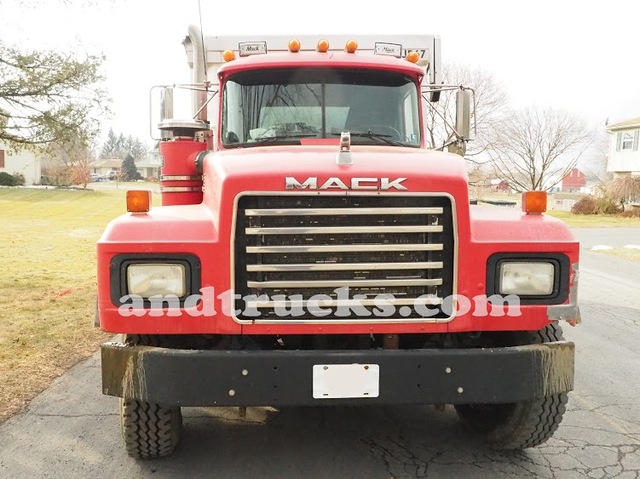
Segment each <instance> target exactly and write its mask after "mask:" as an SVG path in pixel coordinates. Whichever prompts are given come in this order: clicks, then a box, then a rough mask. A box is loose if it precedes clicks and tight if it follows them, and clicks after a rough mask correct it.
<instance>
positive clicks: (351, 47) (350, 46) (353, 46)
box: [344, 40, 358, 53]
mask: <svg viewBox="0 0 640 479" xmlns="http://www.w3.org/2000/svg"><path fill="white" fill-rule="evenodd" d="M344 49H345V50H346V52H347V53H355V52H356V50H357V49H358V42H356V41H355V40H349V41H348V42H347V44H346V45H345V46H344Z"/></svg>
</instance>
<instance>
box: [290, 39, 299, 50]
mask: <svg viewBox="0 0 640 479" xmlns="http://www.w3.org/2000/svg"><path fill="white" fill-rule="evenodd" d="M289 51H290V52H291V53H298V52H299V51H300V41H299V40H296V39H295V38H293V39H291V40H289Z"/></svg>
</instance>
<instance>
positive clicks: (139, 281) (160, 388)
mask: <svg viewBox="0 0 640 479" xmlns="http://www.w3.org/2000/svg"><path fill="white" fill-rule="evenodd" d="M184 45H185V49H186V53H187V63H188V65H189V66H190V68H191V73H192V82H191V83H190V84H188V85H174V86H168V87H163V88H162V89H161V90H160V92H161V94H162V95H161V96H162V108H161V112H162V114H161V118H160V121H159V130H158V131H159V132H161V139H160V141H159V148H160V153H161V156H162V168H161V183H160V188H161V195H160V196H161V201H159V199H156V198H153V200H152V199H151V193H150V192H149V191H143V190H141V191H129V192H127V209H128V211H127V213H125V214H123V215H122V216H120V217H118V218H116V219H114V220H113V221H112V222H110V224H109V225H108V227H107V228H106V230H105V232H104V234H103V235H102V237H101V239H100V240H99V241H98V244H97V267H98V272H97V273H98V275H97V278H98V310H97V323H98V325H99V327H100V328H102V329H103V330H104V331H107V332H111V333H114V334H117V335H119V336H116V337H118V338H119V340H117V341H112V342H108V343H105V344H104V345H103V346H102V348H101V349H102V350H101V354H102V388H103V392H104V394H107V395H111V396H117V397H119V398H121V426H122V432H123V437H124V443H125V446H126V449H127V452H128V453H129V455H131V456H133V457H136V458H146V457H157V456H166V455H169V454H171V453H172V452H173V451H174V449H175V447H176V445H177V444H178V443H179V440H180V435H181V424H182V416H181V408H183V407H194V406H225V407H230V406H235V407H238V408H239V411H240V412H242V411H243V410H244V408H246V407H248V406H272V407H284V406H325V405H327V406H329V405H330V406H336V405H407V406H411V405H414V406H415V405H427V404H433V405H447V404H449V405H453V407H454V408H455V410H456V412H457V414H458V416H459V418H460V420H461V421H462V422H463V424H464V425H465V426H466V427H467V428H468V429H469V430H470V431H472V432H474V433H476V434H479V435H481V436H482V437H483V438H484V440H486V441H487V442H488V443H489V444H491V445H493V446H494V447H497V448H510V449H519V448H527V447H534V446H537V445H539V444H541V443H543V442H545V441H546V440H547V439H548V438H549V437H550V436H551V435H552V434H553V433H554V431H555V430H556V429H557V427H558V424H559V423H560V421H561V420H562V416H563V413H564V412H565V405H566V403H567V393H568V392H569V391H570V390H572V388H573V377H574V344H573V343H572V342H569V341H565V340H564V339H563V336H562V332H561V329H560V325H559V321H560V320H566V321H569V322H571V323H572V324H575V323H576V322H578V321H579V309H578V305H577V301H576V297H577V285H578V252H579V245H578V243H577V242H576V240H575V239H574V237H573V235H572V234H571V232H570V231H569V230H568V228H567V227H566V226H565V224H564V223H562V222H561V221H558V220H556V219H554V218H552V217H549V216H547V215H545V214H544V211H545V207H546V197H545V195H544V194H543V193H541V192H528V193H526V194H524V195H523V202H522V210H520V209H519V208H518V209H516V208H505V207H498V206H490V205H486V206H484V205H476V204H472V203H474V202H473V201H470V197H469V188H468V177H467V172H466V169H465V160H464V158H463V157H462V155H463V154H464V151H465V145H466V142H467V140H469V136H470V119H472V118H473V108H472V106H473V101H472V98H473V97H472V95H471V93H470V91H469V90H468V89H465V88H464V87H457V86H456V87H449V86H447V85H444V84H443V83H442V82H441V80H440V68H441V59H440V39H439V38H438V37H437V36H431V35H397V36H388V35H381V36H380V37H379V38H374V37H373V36H361V37H354V38H351V37H347V36H344V37H341V36H335V37H330V38H323V37H313V36H309V35H307V36H291V37H286V38H285V37H281V36H267V37H264V38H257V39H256V38H253V37H250V38H240V37H204V36H202V34H201V32H199V31H198V29H197V28H195V27H189V30H188V36H187V37H186V39H185V40H184ZM179 87H183V88H187V89H189V90H190V91H191V93H190V95H191V96H192V100H191V102H192V106H191V109H192V114H191V115H190V116H189V117H188V118H186V119H179V118H174V115H173V92H174V89H175V88H179ZM454 89H455V90H457V91H455V92H452V93H450V92H451V91H452V90H454ZM443 94H455V95H456V97H457V101H458V105H457V107H458V110H457V115H456V123H455V125H451V126H452V127H453V129H452V132H453V134H452V136H451V141H450V142H449V145H448V150H449V151H435V150H433V149H430V148H429V145H428V143H427V138H426V133H425V121H424V117H425V114H426V111H427V109H428V108H430V104H431V103H433V102H436V101H438V99H439V97H440V96H441V95H443ZM471 121H472V120H471ZM452 152H456V153H458V154H455V153H452ZM160 202H161V204H162V205H161V206H160V205H154V204H153V203H160Z"/></svg>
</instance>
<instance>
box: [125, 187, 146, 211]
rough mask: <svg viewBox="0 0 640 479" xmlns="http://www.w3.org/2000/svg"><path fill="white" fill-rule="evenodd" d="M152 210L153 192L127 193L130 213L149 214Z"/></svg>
mask: <svg viewBox="0 0 640 479" xmlns="http://www.w3.org/2000/svg"><path fill="white" fill-rule="evenodd" d="M150 209H151V191H149V190H129V191H127V211H128V212H129V213H148V212H149V210H150Z"/></svg>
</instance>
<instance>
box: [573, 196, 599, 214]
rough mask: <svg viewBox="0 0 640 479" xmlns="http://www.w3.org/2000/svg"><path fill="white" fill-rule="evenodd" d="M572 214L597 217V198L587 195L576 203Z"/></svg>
mask: <svg viewBox="0 0 640 479" xmlns="http://www.w3.org/2000/svg"><path fill="white" fill-rule="evenodd" d="M571 213H573V214H574V215H595V214H596V198H595V196H591V195H587V196H583V197H582V198H580V199H579V200H578V201H576V202H575V203H574V204H573V206H572V207H571Z"/></svg>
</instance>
